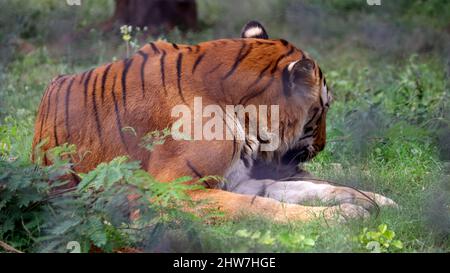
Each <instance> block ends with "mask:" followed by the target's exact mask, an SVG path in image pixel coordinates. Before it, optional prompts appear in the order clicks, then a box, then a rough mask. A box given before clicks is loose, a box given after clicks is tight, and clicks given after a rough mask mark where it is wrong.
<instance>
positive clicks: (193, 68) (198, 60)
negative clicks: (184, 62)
mask: <svg viewBox="0 0 450 273" xmlns="http://www.w3.org/2000/svg"><path fill="white" fill-rule="evenodd" d="M203 57H205V53H203V54H201V55H200V56H198V58H197V59H196V60H195V63H194V66H193V67H192V74H194V73H195V70H196V69H197V66H198V65H199V64H200V62H201V61H202V60H203Z"/></svg>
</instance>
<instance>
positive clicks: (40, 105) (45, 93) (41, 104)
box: [33, 83, 52, 152]
mask: <svg viewBox="0 0 450 273" xmlns="http://www.w3.org/2000/svg"><path fill="white" fill-rule="evenodd" d="M51 86H52V84H51V83H50V84H49V85H48V86H47V88H46V89H45V91H44V95H43V96H42V98H41V102H40V103H39V120H40V121H41V126H40V127H41V129H40V130H39V138H38V139H39V141H38V143H40V142H41V141H42V129H43V127H44V117H45V113H44V108H43V107H44V104H43V102H44V100H45V98H46V96H47V95H48V92H49V90H50V87H51ZM33 152H34V151H33Z"/></svg>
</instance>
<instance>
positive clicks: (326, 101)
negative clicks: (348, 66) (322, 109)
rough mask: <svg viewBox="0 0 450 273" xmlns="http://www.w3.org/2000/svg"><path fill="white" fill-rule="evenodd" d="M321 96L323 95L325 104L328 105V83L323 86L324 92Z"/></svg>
mask: <svg viewBox="0 0 450 273" xmlns="http://www.w3.org/2000/svg"><path fill="white" fill-rule="evenodd" d="M320 96H321V97H322V101H323V104H324V105H326V104H327V103H328V87H327V85H326V84H324V85H323V86H322V92H321V94H320Z"/></svg>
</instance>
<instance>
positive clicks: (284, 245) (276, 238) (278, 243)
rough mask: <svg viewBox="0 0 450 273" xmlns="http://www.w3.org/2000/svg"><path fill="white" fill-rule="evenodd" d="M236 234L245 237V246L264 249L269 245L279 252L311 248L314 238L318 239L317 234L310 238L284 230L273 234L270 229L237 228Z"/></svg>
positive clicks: (313, 244) (314, 242) (314, 241)
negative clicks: (251, 229) (250, 229)
mask: <svg viewBox="0 0 450 273" xmlns="http://www.w3.org/2000/svg"><path fill="white" fill-rule="evenodd" d="M236 236H238V237H240V238H243V239H245V240H246V241H245V242H246V245H247V247H251V248H254V249H257V248H261V247H262V248H263V249H264V247H268V246H269V247H271V248H272V249H277V250H278V251H280V252H283V251H287V252H293V251H299V250H308V249H311V248H312V247H314V246H315V244H316V240H317V239H318V236H315V237H314V238H311V237H306V236H305V235H303V234H298V233H296V232H288V231H284V232H281V233H276V234H273V233H272V232H271V231H270V230H268V231H265V232H261V231H249V230H247V229H239V230H237V231H236Z"/></svg>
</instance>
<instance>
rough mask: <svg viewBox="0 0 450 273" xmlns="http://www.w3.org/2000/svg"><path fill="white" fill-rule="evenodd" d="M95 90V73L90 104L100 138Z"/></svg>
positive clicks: (100, 131) (100, 130)
mask: <svg viewBox="0 0 450 273" xmlns="http://www.w3.org/2000/svg"><path fill="white" fill-rule="evenodd" d="M96 90H97V75H95V79H94V84H93V85H92V105H93V108H92V109H93V110H94V118H95V124H96V127H97V134H98V137H99V138H100V139H101V138H102V128H101V125H100V118H99V116H98V110H97V102H96V99H95V93H96V92H95V91H96Z"/></svg>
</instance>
